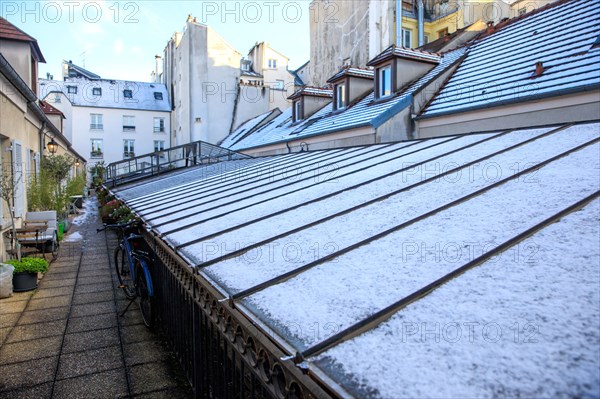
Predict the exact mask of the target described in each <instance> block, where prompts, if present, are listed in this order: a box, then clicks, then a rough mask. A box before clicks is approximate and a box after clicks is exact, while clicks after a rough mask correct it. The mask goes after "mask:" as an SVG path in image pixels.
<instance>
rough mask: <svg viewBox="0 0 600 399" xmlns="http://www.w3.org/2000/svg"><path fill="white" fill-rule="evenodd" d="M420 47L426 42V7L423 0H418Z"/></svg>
mask: <svg viewBox="0 0 600 399" xmlns="http://www.w3.org/2000/svg"><path fill="white" fill-rule="evenodd" d="M417 7H418V23H419V47H421V46H422V45H424V44H425V32H424V30H425V7H424V6H423V0H418V5H417Z"/></svg>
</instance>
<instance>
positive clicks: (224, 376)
mask: <svg viewBox="0 0 600 399" xmlns="http://www.w3.org/2000/svg"><path fill="white" fill-rule="evenodd" d="M145 240H146V243H147V244H148V246H149V247H150V248H151V249H152V251H153V252H154V261H153V264H152V281H153V285H154V289H155V294H156V304H157V305H156V309H157V325H158V327H159V328H160V329H161V330H162V331H163V332H165V336H166V338H167V340H168V341H169V344H170V346H171V349H172V350H173V352H174V353H175V355H176V356H177V358H178V360H179V363H180V365H181V367H182V369H183V371H184V373H185V375H186V377H187V378H188V381H189V382H190V384H191V386H192V388H193V390H194V393H195V397H197V398H211V399H220V398H258V399H262V398H265V399H271V398H281V399H283V398H290V399H293V398H328V397H331V396H333V394H332V392H330V391H328V390H327V391H326V390H325V388H324V387H323V386H322V385H321V384H320V383H317V381H316V380H314V379H313V378H311V376H310V375H309V374H304V373H303V372H302V370H301V369H300V368H299V367H297V366H296V365H295V364H294V363H293V361H292V360H291V359H289V358H288V357H289V355H290V354H289V353H285V352H284V351H283V349H281V348H280V347H279V346H277V345H276V344H275V343H274V341H272V340H271V339H269V337H268V336H267V335H266V334H264V332H263V331H262V330H260V329H259V328H258V327H257V325H256V323H255V322H253V321H252V320H250V319H248V318H247V317H246V316H244V314H242V313H241V312H240V311H239V310H237V309H235V308H234V307H233V306H230V305H229V304H227V301H226V300H225V301H224V300H223V297H222V296H220V295H219V294H218V292H217V291H216V290H215V289H214V287H212V286H211V285H210V284H209V283H208V282H207V281H206V280H205V279H203V278H202V277H201V276H199V275H198V274H197V273H195V272H194V269H192V268H191V267H190V266H188V265H187V264H186V263H185V262H184V261H183V260H182V259H181V258H180V257H179V256H177V255H176V254H175V253H174V252H173V251H172V249H171V248H169V247H168V246H167V245H166V244H165V243H164V242H163V241H162V240H160V238H158V237H155V236H153V235H151V234H150V233H146V235H145Z"/></svg>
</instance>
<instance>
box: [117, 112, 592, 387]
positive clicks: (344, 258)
mask: <svg viewBox="0 0 600 399" xmlns="http://www.w3.org/2000/svg"><path fill="white" fill-rule="evenodd" d="M275 119H277V118H275ZM274 121H275V120H274ZM274 121H272V122H274ZM599 143H600V123H588V124H580V125H575V126H570V127H569V126H554V127H544V128H536V129H528V130H524V129H523V130H518V131H507V132H495V133H485V134H472V135H463V136H455V137H444V138H435V139H428V140H417V141H408V142H400V143H393V144H386V145H372V146H363V147H354V148H344V149H334V150H325V151H311V152H301V153H293V154H286V155H281V156H273V157H268V158H257V159H254V160H247V161H246V160H245V161H244V162H247V163H246V164H241V163H236V164H231V165H230V166H226V165H227V163H225V165H224V166H221V167H225V168H226V169H225V170H224V171H223V172H222V173H218V172H217V173H206V174H203V173H202V172H201V170H202V168H199V169H196V170H195V171H194V172H190V173H189V174H186V175H185V177H184V178H181V177H177V178H176V179H178V180H177V181H176V183H175V184H170V183H169V184H164V182H167V181H168V179H169V177H165V179H159V180H157V181H152V182H149V183H147V184H145V185H144V187H143V190H142V191H140V192H137V189H136V188H135V187H129V188H117V189H116V194H117V195H118V196H119V197H120V198H123V199H125V200H126V202H127V204H128V205H129V206H130V207H131V208H132V209H133V210H134V211H135V212H136V213H137V214H139V215H140V216H141V217H142V218H143V220H144V221H145V222H146V223H147V226H148V228H149V229H151V230H153V231H154V232H155V233H157V234H158V235H159V236H160V237H162V239H163V240H164V241H165V242H166V243H167V244H168V245H170V246H171V247H172V248H173V249H174V250H175V251H176V252H177V253H178V254H179V255H180V256H181V257H182V259H185V260H186V261H187V262H188V263H189V265H190V266H194V267H196V268H197V270H198V272H199V273H200V275H202V276H203V277H204V278H205V279H206V280H207V281H210V282H211V284H212V285H213V286H214V288H215V289H217V290H218V291H219V292H221V293H222V294H223V296H224V297H230V299H231V300H232V301H233V302H234V303H235V307H236V308H238V309H241V310H242V311H243V313H244V314H247V315H248V317H249V318H250V319H251V320H252V322H253V323H254V322H256V323H260V324H261V325H262V326H265V328H266V330H265V331H270V334H271V336H272V339H273V340H274V341H276V342H279V343H281V345H282V346H281V347H285V348H291V349H290V351H291V353H289V354H290V355H294V354H295V353H294V352H296V351H297V352H299V353H300V356H299V357H298V359H299V360H301V359H304V361H305V362H304V363H305V364H307V365H308V367H309V368H310V369H311V371H312V373H311V374H309V375H324V376H325V377H326V378H325V379H324V380H325V381H331V382H332V383H333V384H334V385H335V386H339V387H342V389H344V390H345V391H347V392H350V393H352V394H354V395H356V396H371V397H423V396H440V395H441V396H449V397H451V396H455V397H456V396H462V397H464V396H477V397H479V396H498V395H501V394H507V395H509V396H510V395H512V396H514V395H516V396H570V397H573V396H598V393H599V392H600V380H599V377H598V374H597V370H598V368H599V367H600V358H599V356H598V347H599V346H598V342H599V340H600V333H599V331H600V326H599V320H600V319H599V315H600V306H599V302H598V299H599V297H598V289H597V287H598V284H599V283H600V281H599V275H600V274H599V269H598V267H599V263H598V259H599V256H600V244H599V242H598V240H597V236H598V201H597V198H598V195H599V194H598V193H599V190H600V181H599V180H598V174H599V173H600V157H599V153H600V144H599ZM237 162H239V161H237ZM584 165H585V167H583V166H584ZM194 174H196V175H194ZM594 199H596V200H595V202H594V203H593V204H592V205H587V206H586V204H588V203H589V202H590V201H592V200H594ZM582 207H583V208H584V209H583V211H581V212H580V213H572V212H573V211H575V210H577V209H581V208H582ZM556 221H560V222H559V223H556V224H552V223H553V222H556ZM423 323H432V325H429V324H427V325H426V326H425V327H426V328H427V329H426V330H423V331H425V333H424V334H425V335H422V334H423V333H422V331H421V330H417V332H413V330H406V329H405V328H413V327H414V328H423V327H422V325H423ZM435 323H440V327H439V329H438V330H435V328H437V327H435ZM451 323H458V324H459V325H460V326H461V328H463V325H464V324H463V323H473V324H468V326H473V328H475V327H476V328H477V329H476V330H474V334H478V335H477V337H476V339H475V340H474V341H470V340H468V339H467V338H466V334H467V333H466V332H465V331H467V330H465V329H463V330H462V333H463V335H462V339H461V340H459V341H454V340H455V337H456V335H455V334H456V328H454V327H453V326H455V325H454V324H451ZM406 326H408V327H406ZM415 326H416V327H415ZM515 326H517V327H515ZM453 328H454V329H453ZM464 328H467V327H464ZM468 328H471V327H468ZM511 328H512V330H511ZM498 329H500V330H498ZM431 331H434V332H433V333H432V332H431ZM435 331H439V334H438V335H439V336H440V337H442V338H440V339H441V340H443V341H435V340H433V339H434V338H435V337H432V336H433V335H435V334H436V333H435ZM498 331H501V332H502V334H503V335H502V336H499V335H498ZM408 332H410V335H409V336H406V335H404V336H403V335H402V334H408ZM467 332H468V331H467ZM515 332H516V333H517V335H518V341H517V342H516V343H515V342H514V341H513V338H514V334H515ZM428 334H429V335H428ZM453 334H454V335H453ZM482 334H487V335H485V337H484V336H483V335H482ZM423 336H424V337H425V339H429V338H431V339H432V340H433V341H431V340H424V339H423V338H422V337H423ZM482 337H483V338H482ZM496 338H499V339H498V340H497V341H494V342H492V341H489V340H494V339H496ZM500 338H501V340H500ZM403 339H406V340H407V341H403ZM488 339H489V340H488ZM530 339H536V340H537V342H533V341H529V340H530ZM292 349H293V350H292ZM390 353H393V354H394V355H393V356H390ZM441 382H443V383H441ZM333 389H335V387H334V388H333Z"/></svg>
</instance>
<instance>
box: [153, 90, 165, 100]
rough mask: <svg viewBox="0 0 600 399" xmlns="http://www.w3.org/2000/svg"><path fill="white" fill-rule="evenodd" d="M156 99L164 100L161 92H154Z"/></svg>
mask: <svg viewBox="0 0 600 399" xmlns="http://www.w3.org/2000/svg"><path fill="white" fill-rule="evenodd" d="M154 99H155V100H162V99H163V96H162V93H161V92H159V91H155V92H154Z"/></svg>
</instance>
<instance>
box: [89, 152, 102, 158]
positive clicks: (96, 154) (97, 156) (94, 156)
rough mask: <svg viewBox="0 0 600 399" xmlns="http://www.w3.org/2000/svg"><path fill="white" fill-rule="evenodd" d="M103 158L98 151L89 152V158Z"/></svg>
mask: <svg viewBox="0 0 600 399" xmlns="http://www.w3.org/2000/svg"><path fill="white" fill-rule="evenodd" d="M103 156H104V154H103V153H102V151H100V150H98V151H92V152H90V158H102V157H103Z"/></svg>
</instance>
